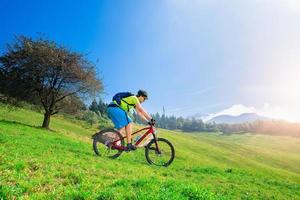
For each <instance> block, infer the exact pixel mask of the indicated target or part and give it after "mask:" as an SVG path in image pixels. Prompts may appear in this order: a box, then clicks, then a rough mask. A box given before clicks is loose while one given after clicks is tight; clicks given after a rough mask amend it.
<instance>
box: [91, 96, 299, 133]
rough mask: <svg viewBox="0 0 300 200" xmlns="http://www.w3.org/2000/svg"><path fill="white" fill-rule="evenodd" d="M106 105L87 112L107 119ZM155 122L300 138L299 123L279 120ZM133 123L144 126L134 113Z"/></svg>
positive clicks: (160, 117) (176, 119)
mask: <svg viewBox="0 0 300 200" xmlns="http://www.w3.org/2000/svg"><path fill="white" fill-rule="evenodd" d="M106 109H107V103H104V102H103V101H102V100H101V99H100V100H99V101H98V102H97V101H96V100H94V101H93V102H92V103H91V105H90V106H89V110H90V111H92V112H94V113H95V114H96V115H97V116H100V117H102V118H105V119H108V117H107V114H106ZM151 116H152V117H153V118H154V119H155V120H156V122H157V123H156V127H158V128H164V129H169V130H181V131H183V132H222V133H223V134H243V133H254V134H268V135H288V136H295V137H300V123H289V122H286V121H279V120H258V121H254V122H247V123H240V124H216V123H205V122H203V121H202V120H201V119H196V118H183V117H176V116H167V115H164V114H162V115H161V114H159V113H156V114H152V115H151ZM132 118H133V120H134V122H135V123H138V124H145V122H143V121H142V120H141V119H140V118H139V116H138V115H137V114H136V113H133V114H132Z"/></svg>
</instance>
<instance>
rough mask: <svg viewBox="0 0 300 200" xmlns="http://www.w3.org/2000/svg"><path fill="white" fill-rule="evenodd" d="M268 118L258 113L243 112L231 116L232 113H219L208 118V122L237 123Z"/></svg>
mask: <svg viewBox="0 0 300 200" xmlns="http://www.w3.org/2000/svg"><path fill="white" fill-rule="evenodd" d="M269 119H270V118H267V117H264V116H261V115H258V114H256V113H243V114H241V115H238V116H232V115H219V116H216V117H213V118H212V119H210V120H208V122H211V123H212V122H215V123H216V124H222V123H226V124H239V123H245V122H253V121H256V120H269Z"/></svg>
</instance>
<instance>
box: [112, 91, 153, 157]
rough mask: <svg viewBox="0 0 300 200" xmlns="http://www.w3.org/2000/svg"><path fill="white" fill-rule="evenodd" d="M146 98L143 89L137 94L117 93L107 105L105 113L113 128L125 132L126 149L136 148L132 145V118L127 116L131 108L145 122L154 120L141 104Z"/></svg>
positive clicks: (146, 95)
mask: <svg viewBox="0 0 300 200" xmlns="http://www.w3.org/2000/svg"><path fill="white" fill-rule="evenodd" d="M147 99H148V94H147V92H146V91H144V90H139V91H138V92H137V95H132V94H131V93H128V92H123V93H118V94H116V95H115V96H114V97H113V101H112V102H111V103H110V104H109V105H108V109H107V114H108V117H109V118H110V119H111V120H112V121H113V123H114V125H115V128H116V129H117V130H119V132H122V133H124V131H125V132H126V137H127V148H126V151H131V150H136V147H135V146H134V145H132V137H131V134H132V119H131V118H130V117H129V116H128V112H129V111H130V110H131V109H135V110H136V112H137V114H138V115H139V116H140V117H141V118H142V119H143V120H144V121H146V122H148V123H151V122H153V121H154V120H153V119H152V117H151V116H150V115H149V114H148V113H147V112H146V111H145V109H144V108H143V107H142V106H141V104H142V103H143V102H144V101H145V100H147Z"/></svg>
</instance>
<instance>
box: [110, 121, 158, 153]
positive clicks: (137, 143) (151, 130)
mask: <svg viewBox="0 0 300 200" xmlns="http://www.w3.org/2000/svg"><path fill="white" fill-rule="evenodd" d="M144 130H148V131H147V132H145V133H144V134H143V136H142V137H141V138H140V139H139V140H138V141H136V142H135V143H134V145H135V146H138V145H139V144H140V143H141V142H142V141H143V140H144V139H145V138H146V137H147V136H148V135H149V134H152V136H153V138H154V140H155V141H156V136H155V134H154V132H155V128H154V126H149V127H146V128H142V129H140V130H138V131H135V132H133V133H132V134H131V135H135V134H137V133H139V132H141V131H144ZM125 138H126V136H123V137H122V138H121V139H118V140H116V141H113V142H112V148H114V149H118V150H123V151H124V150H125V149H126V147H125V146H122V145H117V142H119V141H120V140H123V139H125ZM155 145H156V149H157V150H158V145H157V142H155ZM158 151H159V150H158Z"/></svg>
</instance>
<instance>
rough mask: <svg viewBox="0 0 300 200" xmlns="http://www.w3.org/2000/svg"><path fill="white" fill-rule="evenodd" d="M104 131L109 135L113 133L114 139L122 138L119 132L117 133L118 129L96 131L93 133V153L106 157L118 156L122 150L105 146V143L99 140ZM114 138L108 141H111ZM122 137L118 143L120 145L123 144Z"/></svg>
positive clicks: (113, 157)
mask: <svg viewBox="0 0 300 200" xmlns="http://www.w3.org/2000/svg"><path fill="white" fill-rule="evenodd" d="M106 133H109V134H111V135H114V140H118V139H121V138H123V137H122V135H121V133H119V132H118V131H116V130H114V129H104V130H102V131H100V132H98V133H96V134H95V135H93V137H92V138H93V150H94V152H95V154H96V155H97V156H105V157H108V158H112V159H115V158H118V157H119V156H120V155H121V154H122V152H123V151H122V150H118V149H112V148H111V147H109V146H106V145H105V144H103V143H102V142H100V141H101V137H103V135H105V134H106ZM114 140H112V141H110V142H113V141H114ZM124 143H125V142H124V139H121V140H120V144H121V145H122V146H124Z"/></svg>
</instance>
